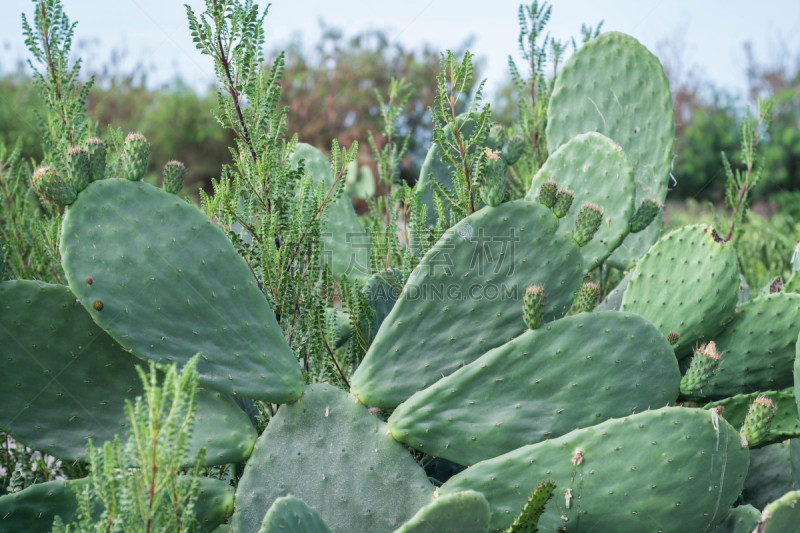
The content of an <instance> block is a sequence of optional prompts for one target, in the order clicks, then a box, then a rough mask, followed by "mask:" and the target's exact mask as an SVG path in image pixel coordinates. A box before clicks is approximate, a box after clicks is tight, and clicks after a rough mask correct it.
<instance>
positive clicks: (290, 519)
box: [258, 495, 331, 533]
mask: <svg viewBox="0 0 800 533" xmlns="http://www.w3.org/2000/svg"><path fill="white" fill-rule="evenodd" d="M292 531H297V532H300V531H302V532H303V533H331V529H330V528H329V527H328V525H327V524H325V521H324V520H322V518H320V516H319V513H317V512H316V511H315V510H314V509H312V508H311V507H309V506H308V505H307V504H306V503H305V502H304V501H303V500H301V499H300V498H295V497H294V496H292V495H289V496H283V497H281V498H278V499H277V500H275V503H273V504H272V507H270V508H269V511H267V514H266V515H264V521H263V522H262V523H261V529H259V530H258V533H290V532H292Z"/></svg>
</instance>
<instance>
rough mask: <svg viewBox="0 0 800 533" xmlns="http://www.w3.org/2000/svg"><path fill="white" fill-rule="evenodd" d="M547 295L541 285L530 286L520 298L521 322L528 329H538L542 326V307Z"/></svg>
mask: <svg viewBox="0 0 800 533" xmlns="http://www.w3.org/2000/svg"><path fill="white" fill-rule="evenodd" d="M546 303H547V295H546V294H545V293H544V287H542V286H541V285H531V286H530V287H528V288H527V289H525V295H524V296H523V297H522V320H524V321H525V325H526V326H528V329H538V328H540V327H541V326H542V324H544V307H545V304H546Z"/></svg>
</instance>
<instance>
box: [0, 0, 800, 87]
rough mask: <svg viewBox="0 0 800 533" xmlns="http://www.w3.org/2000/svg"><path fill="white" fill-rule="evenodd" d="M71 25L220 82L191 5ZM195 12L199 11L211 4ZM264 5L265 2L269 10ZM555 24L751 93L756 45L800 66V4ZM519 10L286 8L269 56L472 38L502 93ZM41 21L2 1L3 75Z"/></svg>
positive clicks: (155, 74) (687, 7)
mask: <svg viewBox="0 0 800 533" xmlns="http://www.w3.org/2000/svg"><path fill="white" fill-rule="evenodd" d="M63 2H64V5H65V8H66V11H67V13H68V15H69V16H70V19H71V20H78V21H79V24H78V28H77V30H76V39H77V41H87V40H88V41H91V42H93V43H94V44H93V45H92V47H93V48H92V50H94V51H95V52H96V56H93V57H84V62H85V63H86V64H87V66H89V67H92V66H97V67H99V66H100V65H102V64H103V63H104V62H105V61H106V60H107V59H108V57H109V50H110V49H112V48H116V49H118V50H120V49H123V50H127V52H128V57H127V58H126V59H125V61H124V62H123V63H121V65H120V66H119V67H118V70H119V71H122V72H124V71H126V70H129V69H130V68H132V66H133V65H134V64H136V63H142V62H143V63H144V64H145V65H147V67H148V68H151V69H153V70H151V71H150V72H149V73H148V79H149V82H150V84H151V85H159V84H161V83H164V82H167V81H169V80H170V79H171V78H173V75H174V74H175V73H177V74H179V75H180V76H181V77H182V78H183V79H184V80H185V81H186V82H188V83H189V84H190V85H192V86H194V87H204V86H207V85H208V84H209V83H211V82H212V81H213V68H212V66H211V61H210V59H209V58H207V57H205V56H201V55H200V53H199V52H198V51H197V50H196V49H195V48H194V47H193V44H192V42H191V38H190V35H189V31H188V29H187V24H186V15H185V11H184V8H183V4H184V2H183V1H176V0H105V1H101V0H63ZM188 3H189V4H190V5H191V6H192V7H193V8H194V9H195V11H197V12H199V11H202V9H203V2H202V0H189V1H188ZM261 4H263V2H261ZM551 4H552V5H553V11H552V18H551V20H550V24H549V26H548V27H549V30H550V32H551V34H552V35H553V36H554V37H556V38H558V39H564V40H566V39H568V38H569V37H573V36H574V37H575V38H576V39H577V38H579V36H580V28H581V24H582V23H586V24H587V25H591V26H595V25H596V24H597V23H598V22H599V21H600V20H605V23H604V25H603V31H622V32H625V33H628V34H630V35H633V36H634V37H636V38H637V39H638V40H639V41H641V42H642V44H644V45H645V46H647V47H648V48H649V49H650V50H651V51H652V52H653V53H655V54H656V55H663V54H664V52H665V49H664V48H663V47H659V43H660V42H669V43H671V44H672V45H673V48H674V49H675V50H678V51H682V55H683V61H684V68H688V67H692V66H693V67H695V68H696V69H697V70H698V72H700V73H701V75H702V76H703V77H704V78H705V79H707V80H708V81H710V82H712V83H714V84H717V85H719V86H724V87H726V88H727V89H728V90H730V91H732V92H734V93H739V94H742V93H744V90H745V73H744V68H745V55H744V51H743V44H744V42H746V41H751V42H752V43H753V46H754V50H755V52H756V56H757V57H758V58H759V59H760V60H761V61H762V62H765V61H799V60H800V2H799V1H797V0H762V1H760V2H753V1H752V0H749V1H744V0H732V1H722V0H714V1H711V0H661V1H656V0H606V1H602V0H596V1H587V0H554V1H553V2H551ZM518 5H519V2H517V1H510V0H494V1H491V2H487V1H485V0H484V1H481V0H403V1H402V2H398V1H378V0H368V1H365V0H335V1H331V0H326V1H320V0H274V1H273V3H272V7H271V9H270V14H269V15H268V17H267V22H266V25H267V26H266V29H267V49H268V50H270V49H272V48H273V47H279V46H280V45H281V44H282V43H287V42H288V41H289V40H290V39H292V38H293V37H301V38H302V39H303V42H304V43H306V44H308V45H309V46H311V45H312V44H313V43H315V39H316V34H317V33H318V30H319V24H318V21H319V20H324V21H325V23H326V24H327V25H330V26H336V27H339V28H342V29H343V30H344V31H345V35H352V34H354V33H356V32H358V31H359V30H365V29H384V30H386V31H387V33H388V35H389V36H390V37H391V38H393V39H397V40H399V41H401V42H403V43H404V44H406V45H407V46H408V47H420V46H421V45H422V43H426V42H427V43H429V44H430V45H431V46H432V47H433V48H434V49H437V50H446V49H448V48H456V47H458V46H459V45H460V44H461V43H463V42H464V40H465V39H466V38H467V37H468V36H470V35H472V36H474V37H475V41H474V44H473V45H472V47H471V48H470V50H471V51H472V52H473V53H474V54H476V55H477V56H478V57H479V58H482V59H484V60H485V63H484V67H485V68H484V69H483V70H482V74H483V76H485V77H487V78H488V82H487V88H488V90H489V91H490V92H492V91H493V90H494V89H495V88H496V87H498V86H499V85H500V84H501V83H502V82H503V80H504V79H505V76H506V75H507V67H506V64H507V57H508V55H509V54H513V55H514V57H515V58H517V57H518V50H517V35H518V26H517V8H518ZM22 11H25V12H26V13H29V14H30V13H32V11H33V3H32V2H31V1H30V0H0V45H2V47H3V48H2V54H0V71H8V70H12V69H14V68H16V64H17V62H18V61H19V60H20V59H21V58H24V57H26V55H25V50H24V45H23V40H22V36H21V33H20V22H19V21H20V17H19V14H20V13H21V12H22Z"/></svg>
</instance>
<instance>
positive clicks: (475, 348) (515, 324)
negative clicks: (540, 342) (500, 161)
mask: <svg viewBox="0 0 800 533" xmlns="http://www.w3.org/2000/svg"><path fill="white" fill-rule="evenodd" d="M556 227H557V221H556V219H555V217H553V215H552V213H550V212H549V210H548V209H547V208H546V207H544V206H542V205H541V204H538V203H534V202H528V201H525V200H517V201H514V202H505V203H503V204H500V205H499V206H498V207H491V208H485V209H482V210H480V211H478V212H477V213H474V214H472V215H470V216H469V217H467V218H465V219H463V220H462V221H461V222H459V223H458V224H456V225H455V226H453V227H452V228H450V229H449V230H447V232H445V234H444V235H443V236H442V238H441V239H439V242H437V243H436V244H435V245H434V247H433V248H431V250H430V251H429V252H428V253H427V254H426V255H425V257H424V258H423V259H422V261H421V262H420V263H419V265H418V266H417V268H416V269H415V270H414V271H413V272H412V274H411V276H410V277H409V279H408V281H407V283H406V285H405V288H404V289H403V293H402V294H401V295H400V298H399V299H398V300H397V303H396V304H395V306H394V308H393V309H392V311H391V313H390V314H389V316H388V317H386V320H385V321H384V323H383V326H382V327H381V329H380V331H379V332H378V335H377V336H376V337H375V340H374V341H373V343H372V345H371V346H370V349H369V351H368V352H367V354H366V356H365V358H364V360H363V361H362V363H361V365H360V366H359V367H358V369H357V370H356V372H355V373H354V374H353V378H352V380H351V382H350V384H351V389H350V390H351V392H352V393H353V394H355V395H356V396H357V397H358V398H359V399H360V400H361V402H362V403H364V404H365V405H374V406H377V407H394V406H396V405H398V404H399V403H400V402H402V401H404V400H406V399H407V398H408V397H409V396H411V395H412V394H413V393H414V392H415V391H417V390H421V389H424V388H426V387H429V386H430V385H432V384H433V383H434V382H435V381H436V380H437V379H439V378H441V377H442V376H443V375H448V374H451V373H452V372H454V371H455V370H456V369H458V368H459V367H461V366H463V365H465V364H467V363H470V362H472V361H474V360H475V359H477V358H478V357H479V356H480V355H482V354H483V353H485V352H486V351H487V350H489V349H491V348H494V347H495V346H498V345H500V344H503V343H505V342H508V341H509V340H511V339H512V338H514V337H515V336H517V335H519V334H520V333H522V331H524V329H525V324H524V322H523V320H522V295H523V293H524V291H525V288H526V287H527V286H528V285H530V284H536V285H542V286H543V287H544V289H545V292H546V293H547V306H546V307H545V322H549V321H552V320H554V319H556V318H558V317H560V316H562V315H564V313H566V311H567V310H569V308H570V307H571V306H572V302H573V299H574V297H575V293H576V292H577V290H578V287H579V286H580V284H581V281H582V280H581V276H582V272H583V267H582V265H581V258H580V252H579V251H578V247H577V246H576V245H575V243H574V242H573V241H572V238H571V237H569V236H567V235H557V234H556Z"/></svg>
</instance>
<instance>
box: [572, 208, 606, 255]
mask: <svg viewBox="0 0 800 533" xmlns="http://www.w3.org/2000/svg"><path fill="white" fill-rule="evenodd" d="M602 221H603V209H602V208H600V206H598V205H596V204H584V205H582V206H581V210H580V212H579V213H578V218H576V219H575V226H574V227H573V228H572V238H573V239H575V242H576V243H577V244H578V246H580V247H584V246H586V245H587V244H588V243H589V241H591V240H592V239H594V236H595V234H596V233H597V230H598V228H600V223H601V222H602Z"/></svg>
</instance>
